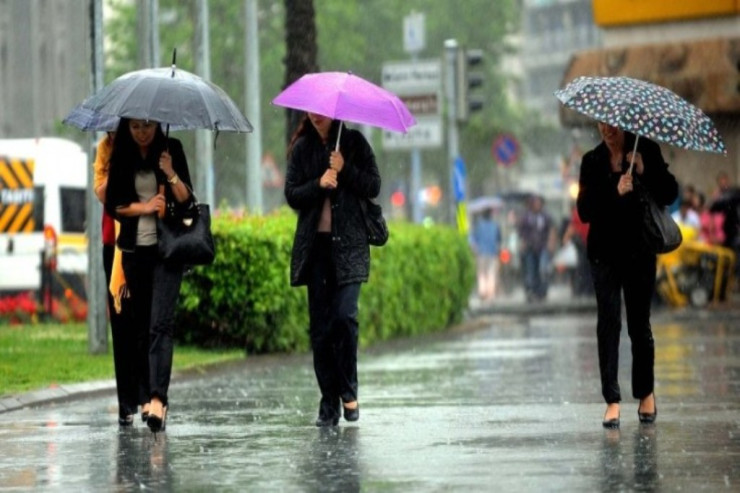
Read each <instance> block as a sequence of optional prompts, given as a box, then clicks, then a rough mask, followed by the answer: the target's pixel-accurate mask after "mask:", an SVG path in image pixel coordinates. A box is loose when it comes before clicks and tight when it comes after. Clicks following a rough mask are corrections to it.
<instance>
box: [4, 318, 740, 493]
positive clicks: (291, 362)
mask: <svg viewBox="0 0 740 493" xmlns="http://www.w3.org/2000/svg"><path fill="white" fill-rule="evenodd" d="M478 322H480V323H479V325H480V327H479V328H478V329H477V330H458V331H452V332H448V333H445V334H441V335H436V336H433V337H425V338H419V339H415V340H407V341H400V342H396V343H393V344H388V345H382V346H376V347H374V348H372V349H370V350H366V351H362V352H361V355H360V405H361V417H360V421H359V422H357V423H351V424H350V423H347V422H345V421H342V422H341V423H340V425H339V426H338V427H335V428H330V429H317V428H316V427H315V426H314V425H313V421H314V419H315V417H316V409H317V405H318V392H317V390H316V386H315V382H314V376H313V373H312V369H311V364H310V358H309V357H308V356H306V355H303V356H293V357H265V358H250V360H249V361H247V362H245V363H240V364H238V365H232V366H230V367H229V368H227V369H225V370H220V371H217V372H213V371H211V372H209V373H208V374H205V375H203V376H201V377H199V378H189V379H181V380H178V379H177V377H176V378H175V381H174V383H173V386H172V388H171V395H170V400H171V406H172V409H171V414H170V419H169V420H168V423H167V431H166V432H165V433H160V434H158V435H157V437H156V438H155V437H154V436H153V435H152V434H151V433H150V432H149V431H148V429H147V428H146V427H145V426H144V425H143V424H142V423H141V422H140V421H137V423H136V425H135V426H134V427H133V428H129V429H119V428H118V425H117V424H116V408H115V399H114V397H113V396H112V395H110V394H108V395H105V396H103V397H97V398H87V399H78V400H73V401H71V402H68V403H63V404H54V405H48V406H43V407H39V408H35V409H25V410H19V411H12V412H8V413H4V414H0V451H1V453H0V489H1V490H9V491H12V490H14V489H17V490H26V489H42V490H48V491H72V490H74V491H131V490H150V489H152V490H156V491H204V490H210V491H214V492H215V491H322V492H323V491H338V492H353V491H398V492H409V491H420V492H430V491H609V492H611V491H635V490H645V491H692V492H693V491H711V492H716V491H740V323H734V324H733V323H732V322H731V321H728V320H725V321H722V320H711V319H708V320H682V321H680V322H672V321H671V319H670V317H656V318H654V321H653V326H654V332H655V337H656V341H657V353H656V377H657V388H656V393H657V399H658V400H657V402H658V409H659V415H658V421H657V423H656V424H655V425H654V426H649V425H648V426H646V425H640V424H639V423H638V421H637V415H636V409H637V403H636V402H635V401H634V399H632V398H631V397H630V396H631V390H630V384H629V382H630V379H629V377H630V367H629V365H630V361H631V357H630V352H629V345H628V340H627V337H626V331H623V340H622V342H623V344H622V350H621V355H622V358H621V371H620V383H621V384H622V392H623V396H624V398H625V401H624V402H623V406H622V428H621V430H619V431H606V430H603V429H602V427H601V418H602V414H603V411H604V404H603V402H602V400H601V397H600V394H599V383H598V382H599V377H598V364H597V357H596V341H595V336H594V324H595V318H594V316H593V315H581V316H540V317H533V318H522V317H491V318H487V319H483V320H479V321H478Z"/></svg>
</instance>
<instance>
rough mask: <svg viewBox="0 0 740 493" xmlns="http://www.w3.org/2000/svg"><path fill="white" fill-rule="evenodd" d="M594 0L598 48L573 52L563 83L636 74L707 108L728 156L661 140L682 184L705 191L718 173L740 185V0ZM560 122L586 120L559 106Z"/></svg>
mask: <svg viewBox="0 0 740 493" xmlns="http://www.w3.org/2000/svg"><path fill="white" fill-rule="evenodd" d="M630 6H631V8H629V9H626V8H624V2H623V1H620V0H593V13H594V21H595V23H596V24H597V25H599V26H600V27H601V29H602V30H603V48H600V49H597V50H587V51H582V52H579V53H577V54H576V55H575V56H574V57H573V58H572V60H571V62H570V64H569V65H568V68H567V69H566V70H565V72H564V76H563V81H562V84H563V85H565V84H567V83H568V82H569V81H571V80H573V79H574V78H576V77H578V76H581V75H599V76H617V75H624V76H629V77H634V78H638V79H642V80H646V81H649V82H653V83H655V84H658V85H661V86H664V87H667V88H668V89H671V90H672V91H674V92H676V93H677V94H678V95H679V96H681V97H683V98H684V99H686V100H687V101H689V102H690V103H692V104H694V105H695V106H696V107H698V108H700V109H701V110H702V111H704V113H706V114H707V115H708V116H709V117H710V118H711V119H712V120H713V121H714V123H715V125H716V126H717V129H718V130H719V133H720V135H721V136H722V139H723V141H724V143H725V146H726V147H727V155H726V156H723V155H718V154H711V153H705V152H693V151H686V150H682V149H678V148H675V147H672V146H669V145H661V147H662V149H663V154H664V155H665V157H666V160H667V161H668V162H669V163H670V165H671V171H672V172H673V173H674V174H675V175H676V177H677V178H678V179H679V181H680V182H681V183H682V184H683V185H693V186H694V187H696V188H697V189H698V190H699V191H701V192H703V193H704V194H705V195H706V196H708V197H711V195H712V193H713V191H714V189H715V186H716V183H715V180H716V177H717V175H718V174H719V173H720V172H725V173H727V174H728V175H729V176H730V177H731V179H732V180H733V181H734V183H736V184H738V183H740V2H738V1H737V0H705V1H683V2H665V1H662V0H641V1H640V2H630ZM561 116H562V121H563V123H564V124H565V125H567V126H571V127H576V126H579V125H584V124H587V122H585V121H584V119H583V118H581V117H579V116H578V115H577V114H575V113H574V112H571V111H566V110H563V111H562V113H561Z"/></svg>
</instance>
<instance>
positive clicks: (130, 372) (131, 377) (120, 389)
mask: <svg viewBox="0 0 740 493" xmlns="http://www.w3.org/2000/svg"><path fill="white" fill-rule="evenodd" d="M114 138H115V132H107V133H106V135H105V136H104V137H103V138H102V139H100V142H98V148H97V152H96V153H95V163H93V186H94V189H95V196H96V197H97V198H98V200H100V203H101V204H105V191H106V188H107V186H108V171H109V164H110V155H111V150H112V149H113V139H114ZM102 237H103V270H104V271H105V279H106V286H110V284H111V276H112V275H113V272H114V271H117V273H116V275H117V276H118V277H119V278H120V276H122V273H121V270H122V265H121V262H120V259H121V257H120V254H119V255H118V256H116V255H115V250H116V246H115V245H116V226H115V221H114V219H113V218H112V217H111V215H110V214H108V212H107V211H105V210H104V211H103V222H102ZM114 257H117V259H118V260H117V261H116V262H114ZM121 289H125V288H121ZM106 292H107V295H108V296H107V298H108V318H109V320H110V328H111V339H112V340H113V368H114V371H115V377H116V393H117V395H118V424H119V425H121V426H130V425H132V424H133V422H134V414H136V409H137V406H138V405H139V404H141V406H142V408H141V412H142V416H144V417H146V416H147V415H148V413H149V401H148V400H146V401H144V400H139V396H138V388H139V385H138V382H137V379H138V376H139V373H140V370H139V368H145V367H146V365H148V361H147V359H146V358H143V357H141V356H142V355H141V353H140V352H137V350H136V348H137V341H136V337H135V336H134V333H133V332H132V330H133V327H132V321H131V318H130V315H131V314H130V310H123V307H122V305H121V301H122V300H121V294H122V293H120V292H119V293H116V295H117V299H116V298H115V297H114V296H113V293H111V290H110V289H106ZM137 356H139V358H138V360H137Z"/></svg>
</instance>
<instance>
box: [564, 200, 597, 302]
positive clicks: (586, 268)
mask: <svg viewBox="0 0 740 493" xmlns="http://www.w3.org/2000/svg"><path fill="white" fill-rule="evenodd" d="M588 229H589V225H588V224H586V223H584V222H583V221H582V220H581V216H579V215H578V207H576V206H575V204H574V205H573V206H572V208H571V214H570V221H569V223H568V227H567V228H566V229H565V233H564V234H563V244H566V243H567V242H571V243H572V244H573V247H574V248H575V250H576V268H575V271H574V272H573V284H572V290H573V295H574V296H577V297H581V296H592V295H593V293H594V284H593V280H592V278H591V266H590V265H589V262H588V254H587V253H586V252H587V245H588Z"/></svg>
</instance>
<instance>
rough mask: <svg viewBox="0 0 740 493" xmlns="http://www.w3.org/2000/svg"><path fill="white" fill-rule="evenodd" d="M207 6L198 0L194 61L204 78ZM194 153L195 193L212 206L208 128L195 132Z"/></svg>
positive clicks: (207, 48)
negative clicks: (195, 157)
mask: <svg viewBox="0 0 740 493" xmlns="http://www.w3.org/2000/svg"><path fill="white" fill-rule="evenodd" d="M208 8H209V7H208V0H198V13H197V16H198V19H197V22H198V26H197V30H196V37H195V39H196V53H195V63H196V71H197V73H198V75H200V76H201V77H203V78H204V79H205V80H211V42H210V35H209V33H208V26H209V22H208ZM195 154H196V156H197V160H196V163H195V195H196V196H197V197H199V198H200V200H204V201H205V202H206V203H208V204H211V206H212V207H213V206H214V205H215V200H214V199H215V197H214V192H213V172H212V170H213V139H212V136H211V131H210V130H198V131H197V132H196V133H195Z"/></svg>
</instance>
